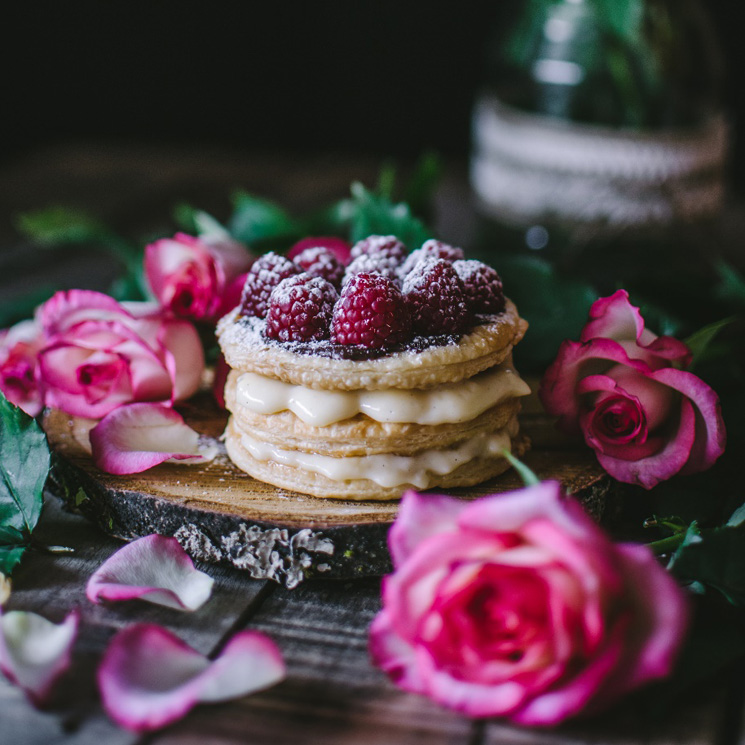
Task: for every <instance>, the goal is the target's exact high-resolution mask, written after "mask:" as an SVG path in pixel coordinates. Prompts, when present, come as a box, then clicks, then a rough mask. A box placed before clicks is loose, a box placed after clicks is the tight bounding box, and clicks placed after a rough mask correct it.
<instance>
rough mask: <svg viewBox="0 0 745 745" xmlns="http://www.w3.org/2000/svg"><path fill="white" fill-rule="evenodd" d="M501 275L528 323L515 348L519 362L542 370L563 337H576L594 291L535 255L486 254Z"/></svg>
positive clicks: (529, 368) (509, 293)
mask: <svg viewBox="0 0 745 745" xmlns="http://www.w3.org/2000/svg"><path fill="white" fill-rule="evenodd" d="M484 260H485V261H487V262H488V263H490V264H492V265H493V266H494V267H495V268H496V269H497V271H498V272H499V273H500V275H501V276H502V279H503V281H504V286H505V288H507V294H508V295H509V296H510V298H511V299H512V300H513V301H514V302H515V304H516V305H517V307H518V308H520V315H521V316H522V317H523V318H525V319H526V320H527V321H528V323H529V324H530V331H529V332H528V333H527V334H526V335H525V338H524V339H523V340H522V341H521V342H520V344H519V345H518V346H517V347H516V348H515V357H516V359H517V360H518V364H519V365H522V366H523V367H525V368H526V369H528V370H542V369H545V368H546V366H548V365H549V364H550V363H551V362H553V360H554V358H555V357H556V353H557V351H558V349H559V345H560V344H561V342H562V341H564V340H565V339H577V338H578V337H579V333H580V331H581V330H582V327H583V326H584V325H585V323H586V322H587V314H588V312H589V310H590V306H591V305H592V304H593V302H594V301H595V300H596V299H597V297H598V293H597V291H596V290H595V289H594V288H593V287H592V286H591V285H589V284H586V283H585V282H582V281H581V280H578V279H574V278H572V277H567V276H564V275H562V274H560V273H559V272H558V271H557V270H556V269H554V268H553V267H552V266H551V265H550V264H549V263H548V262H546V261H544V260H543V259H539V258H537V257H535V256H519V255H511V256H501V257H500V256H494V257H485V258H484Z"/></svg>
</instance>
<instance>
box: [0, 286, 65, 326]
mask: <svg viewBox="0 0 745 745" xmlns="http://www.w3.org/2000/svg"><path fill="white" fill-rule="evenodd" d="M56 289H57V287H55V286H54V285H42V286H41V287H37V288H36V289H34V290H32V291H30V292H28V293H25V294H23V295H21V296H20V297H11V298H10V299H9V300H1V301H0V329H1V328H8V326H12V325H13V324H14V323H17V322H18V321H22V320H24V319H25V318H30V317H31V316H32V315H33V314H34V310H36V307H37V306H39V305H41V304H42V303H43V302H45V301H46V300H49V298H50V297H52V295H54V292H55V290H56Z"/></svg>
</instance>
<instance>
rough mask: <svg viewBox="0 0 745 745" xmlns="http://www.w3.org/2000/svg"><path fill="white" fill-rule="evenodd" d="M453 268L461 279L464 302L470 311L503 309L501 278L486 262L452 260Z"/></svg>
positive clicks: (482, 311)
mask: <svg viewBox="0 0 745 745" xmlns="http://www.w3.org/2000/svg"><path fill="white" fill-rule="evenodd" d="M453 269H455V271H456V272H458V276H459V277H460V278H461V280H462V281H463V289H464V290H465V293H466V303H467V304H468V309H469V310H470V311H471V312H472V313H489V314H492V313H501V312H502V311H503V310H504V291H503V290H502V280H501V279H500V277H499V274H497V271H496V269H493V268H492V267H490V266H489V265H488V264H484V263H483V262H481V261H474V260H473V259H470V260H468V261H454V262H453Z"/></svg>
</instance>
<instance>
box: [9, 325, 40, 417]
mask: <svg viewBox="0 0 745 745" xmlns="http://www.w3.org/2000/svg"><path fill="white" fill-rule="evenodd" d="M40 348H41V332H40V329H39V326H38V324H36V323H35V322H34V321H21V322H20V323H17V324H16V325H15V326H12V327H11V328H9V329H5V330H3V331H0V391H2V392H3V393H4V394H5V397H6V398H7V399H8V401H10V402H11V403H12V404H15V405H16V406H19V407H20V408H21V409H23V410H24V411H25V412H26V413H27V414H28V415H29V416H36V415H37V414H39V413H40V412H41V410H42V408H43V403H42V400H41V392H40V391H39V386H38V385H37V382H36V355H37V353H38V351H39V349H40Z"/></svg>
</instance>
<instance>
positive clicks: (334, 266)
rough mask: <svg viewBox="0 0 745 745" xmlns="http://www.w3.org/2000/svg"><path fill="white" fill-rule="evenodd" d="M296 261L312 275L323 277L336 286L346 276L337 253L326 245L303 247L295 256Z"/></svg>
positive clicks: (303, 269)
mask: <svg viewBox="0 0 745 745" xmlns="http://www.w3.org/2000/svg"><path fill="white" fill-rule="evenodd" d="M293 261H294V263H295V264H296V265H297V266H299V267H300V269H301V270H302V271H304V272H308V274H310V275H311V276H312V277H323V278H324V279H325V280H326V281H328V282H331V284H332V285H334V287H339V285H340V284H341V278H342V277H343V276H344V267H343V266H342V265H341V263H340V262H339V259H337V258H336V254H335V253H334V252H333V251H332V250H331V249H330V248H326V246H313V247H311V248H306V249H303V250H302V251H301V252H300V253H299V254H297V256H295V258H294V259H293Z"/></svg>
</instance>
